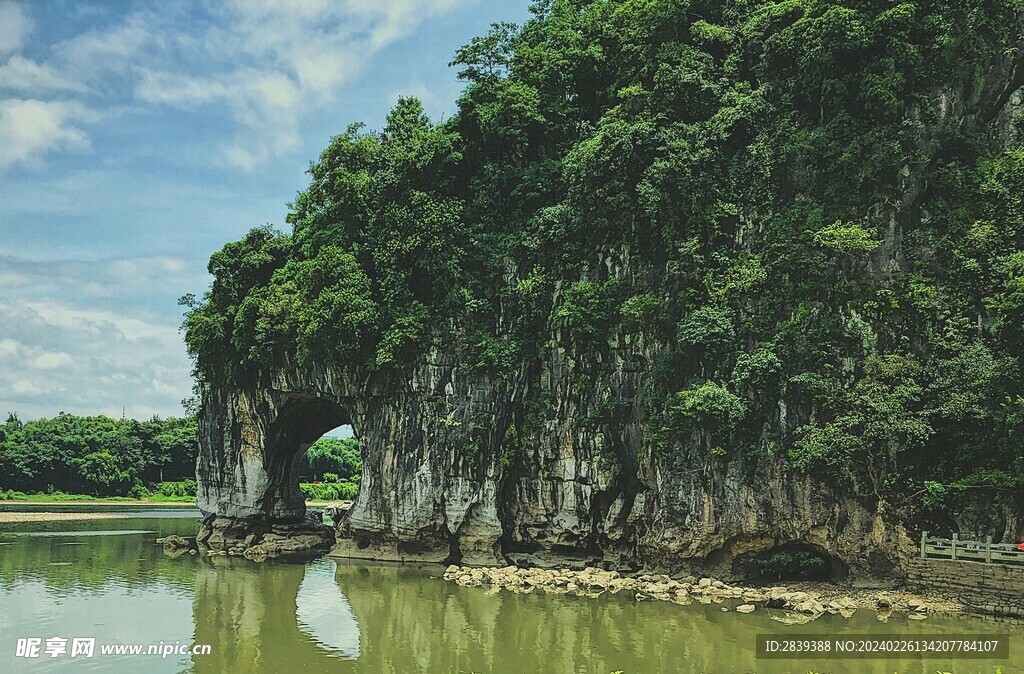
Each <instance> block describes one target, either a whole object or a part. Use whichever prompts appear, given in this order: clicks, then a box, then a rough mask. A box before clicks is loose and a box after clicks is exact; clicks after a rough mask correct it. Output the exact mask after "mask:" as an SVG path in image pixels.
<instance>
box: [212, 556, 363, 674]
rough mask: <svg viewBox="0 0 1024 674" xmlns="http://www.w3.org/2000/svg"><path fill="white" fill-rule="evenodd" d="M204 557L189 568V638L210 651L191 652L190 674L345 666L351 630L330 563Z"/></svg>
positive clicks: (355, 641)
mask: <svg viewBox="0 0 1024 674" xmlns="http://www.w3.org/2000/svg"><path fill="white" fill-rule="evenodd" d="M205 561H207V562H208V563H206V564H203V565H202V567H201V568H200V569H199V570H198V571H197V572H196V599H195V605H194V610H193V615H194V619H195V639H194V641H195V643H198V644H210V645H211V646H212V655H211V656H196V657H194V658H193V666H194V671H196V672H232V673H234V672H300V671H304V670H305V669H307V668H308V670H309V671H310V672H323V671H342V672H349V671H352V664H351V662H350V661H351V659H352V658H355V657H357V656H358V655H359V629H358V627H357V626H356V624H355V620H354V618H353V617H352V613H351V611H350V610H349V609H348V604H347V602H346V600H345V598H344V597H343V596H342V595H341V592H340V590H339V589H338V586H337V584H336V583H335V582H334V564H333V563H332V562H322V563H320V564H316V565H309V566H306V565H303V564H281V563H275V564H263V565H255V564H252V563H250V562H247V561H244V560H230V559H226V558H214V559H212V560H205ZM342 658H347V659H348V661H346V660H341V659H342ZM332 660H333V662H332Z"/></svg>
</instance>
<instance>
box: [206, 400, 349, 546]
mask: <svg viewBox="0 0 1024 674" xmlns="http://www.w3.org/2000/svg"><path fill="white" fill-rule="evenodd" d="M348 423H350V419H349V416H348V414H347V412H346V411H345V409H344V408H343V407H342V406H341V405H339V404H338V403H337V402H334V401H332V400H330V399H328V398H323V397H318V396H315V395H310V394H295V393H285V392H280V391H274V390H267V391H255V392H245V391H235V392H218V391H212V390H211V391H207V392H206V394H205V397H204V407H203V412H202V415H201V417H200V444H201V446H202V451H201V452H200V456H199V459H198V462H197V469H196V473H197V476H198V478H199V480H198V483H199V493H198V504H199V509H200V511H201V512H202V513H203V516H204V520H203V525H202V528H201V529H200V533H199V535H198V536H197V543H198V544H199V545H200V546H201V547H204V548H207V549H209V550H211V551H214V552H223V553H226V554H234V555H244V556H246V557H248V558H251V559H257V560H262V559H266V558H268V557H291V558H301V557H308V556H315V555H318V554H322V553H323V552H326V551H327V550H329V549H330V548H331V546H332V545H333V544H334V540H335V536H334V531H333V529H332V528H331V527H328V526H327V525H325V524H324V523H323V518H322V514H321V513H318V512H309V513H307V512H306V502H305V497H304V496H303V494H302V491H301V490H300V489H299V464H300V462H301V459H302V456H303V454H304V453H305V452H306V450H307V449H308V448H309V446H310V445H311V444H313V443H314V442H316V440H317V439H318V438H320V437H321V436H322V435H323V434H324V433H326V432H327V431H329V430H331V429H333V428H336V427H338V426H341V425H343V424H348Z"/></svg>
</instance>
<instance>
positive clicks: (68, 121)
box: [0, 99, 89, 169]
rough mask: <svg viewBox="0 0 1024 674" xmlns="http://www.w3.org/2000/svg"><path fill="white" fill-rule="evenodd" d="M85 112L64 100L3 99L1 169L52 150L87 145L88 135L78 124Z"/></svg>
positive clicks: (0, 136)
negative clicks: (77, 121) (77, 120)
mask: <svg viewBox="0 0 1024 674" xmlns="http://www.w3.org/2000/svg"><path fill="white" fill-rule="evenodd" d="M84 115H85V110H84V108H82V106H80V105H78V104H75V103H68V102H64V101H39V100H34V99H31V100H20V99H7V100H3V101H0V169H3V168H6V167H8V166H10V165H11V164H14V163H15V162H29V163H31V162H34V161H37V160H38V159H39V158H40V157H41V156H42V155H44V154H45V153H47V152H51V151H53V150H81V149H84V148H88V147H89V138H88V137H87V136H86V135H85V132H84V131H82V130H81V129H80V128H78V127H77V126H75V120H76V119H77V118H81V117H83V116H84Z"/></svg>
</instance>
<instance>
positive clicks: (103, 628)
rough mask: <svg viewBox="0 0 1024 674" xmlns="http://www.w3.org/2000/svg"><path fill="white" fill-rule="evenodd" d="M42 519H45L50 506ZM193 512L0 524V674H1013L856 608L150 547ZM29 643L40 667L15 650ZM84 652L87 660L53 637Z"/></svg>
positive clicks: (982, 627)
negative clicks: (803, 637) (576, 589)
mask: <svg viewBox="0 0 1024 674" xmlns="http://www.w3.org/2000/svg"><path fill="white" fill-rule="evenodd" d="M51 509H52V508H51ZM195 515H196V513H195V511H182V510H176V511H169V510H162V511H161V510H154V511H141V512H133V513H131V514H130V515H129V516H127V517H122V518H118V519H105V520H91V521H77V522H76V521H70V522H53V523H45V524H34V523H33V524H28V523H24V524H7V525H0V672H2V673H6V672H18V673H20V672H64V671H71V672H73V671H82V672H87V671H95V672H147V673H148V672H232V673H236V672H237V673H257V672H267V673H275V674H279V673H285V674H287V673H289V672H309V673H310V674H312V673H313V672H370V673H374V674H376V673H391V672H396V673H398V672H403V673H404V672H425V673H431V674H435V673H438V674H439V673H456V672H458V673H466V674H468V673H470V672H478V673H480V674H489V673H496V674H497V673H506V672H516V673H520V672H522V673H530V674H533V673H536V672H556V673H563V672H564V673H570V672H572V673H579V674H583V673H587V674H589V673H592V672H593V673H597V674H609V673H610V672H613V671H617V670H621V671H622V672H624V673H625V674H634V673H637V674H640V673H643V674H647V673H658V672H716V673H717V672H763V673H766V674H770V673H777V672H801V673H805V672H808V671H815V672H866V673H875V672H878V673H882V672H886V673H890V674H891V673H893V672H913V673H920V674H934V673H935V672H957V673H960V672H984V673H985V674H992V673H993V672H995V671H997V668H999V670H1000V671H1001V672H1003V674H1009V673H1010V672H1024V652H1022V650H1021V649H1022V648H1024V628H1022V627H1020V626H1015V625H1009V624H1007V623H999V622H992V621H983V620H981V619H978V618H971V619H952V618H936V617H931V618H929V619H928V620H925V621H920V622H918V621H911V620H908V619H907V618H905V617H903V616H893V618H892V619H890V621H889V622H888V623H885V624H883V623H881V622H879V621H878V620H877V619H876V618H875V615H874V614H873V613H870V612H866V611H858V613H857V614H856V615H855V616H854V617H853V618H852V619H849V620H847V619H843V618H841V617H839V616H826V617H824V618H822V619H819V620H817V621H814V622H812V623H810V624H808V625H803V626H799V627H794V626H786V625H782V624H780V623H777V622H774V621H772V620H770V618H769V617H768V615H767V613H766V612H765V611H763V610H758V611H757V612H755V613H752V614H749V615H743V614H738V613H735V612H732V611H730V612H727V613H726V612H722V610H721V607H720V606H717V605H714V604H712V605H707V606H705V605H702V604H693V605H690V606H679V605H676V604H671V603H662V602H636V601H634V600H632V599H630V598H626V597H618V596H602V597H599V598H596V599H594V598H583V597H572V596H556V595H544V594H531V595H520V594H511V593H508V592H500V593H497V594H493V593H491V592H489V591H487V590H485V589H482V588H464V587H459V586H456V585H454V584H451V583H448V582H445V581H443V580H441V579H440V575H441V573H442V571H443V568H442V567H440V566H389V565H382V564H367V563H346V562H335V561H333V560H329V559H323V560H319V561H315V562H311V563H309V564H283V563H266V564H253V563H250V562H247V561H245V560H237V559H228V558H224V557H215V558H201V557H199V556H190V555H186V556H184V557H181V558H178V559H170V558H168V557H166V556H165V555H164V554H163V551H162V549H161V547H160V546H158V545H156V544H155V543H154V539H156V538H157V537H161V536H166V535H168V534H172V533H178V534H183V535H189V534H194V532H195V530H196V527H197V522H196V519H195ZM809 632H815V633H822V634H831V635H845V634H848V635H856V634H865V633H869V632H870V633H875V634H888V635H893V636H909V635H914V634H935V633H943V634H947V633H948V634H967V633H971V634H994V633H1003V634H1006V633H1009V634H1010V635H1011V642H1010V659H1009V660H1006V659H1004V660H993V661H979V660H948V659H946V660H942V659H937V660H924V661H922V660H896V659H876V660H856V661H847V662H842V661H836V660H823V661H780V660H757V659H755V657H754V640H755V636H756V635H758V634H765V633H776V634H780V635H786V634H805V633H809ZM32 637H35V638H40V639H41V641H42V645H41V646H40V650H41V652H40V656H39V657H36V658H26V657H18V655H17V642H18V640H19V639H24V638H32ZM52 637H61V638H65V639H68V648H69V651H70V644H71V641H72V639H74V638H95V639H96V650H95V653H94V655H93V657H91V658H85V657H82V656H78V657H75V658H71V657H70V656H69V654H68V653H65V654H61V655H59V656H57V657H52V658H51V657H48V656H47V655H46V653H45V652H43V650H44V649H45V647H46V643H47V639H50V638H52ZM160 642H163V643H164V644H173V643H175V642H181V643H182V644H189V645H191V644H193V643H194V644H202V645H209V647H210V654H208V655H171V656H169V657H167V658H162V657H160V656H159V655H113V654H108V655H103V654H101V653H100V645H102V644H144V645H148V644H159V643H160Z"/></svg>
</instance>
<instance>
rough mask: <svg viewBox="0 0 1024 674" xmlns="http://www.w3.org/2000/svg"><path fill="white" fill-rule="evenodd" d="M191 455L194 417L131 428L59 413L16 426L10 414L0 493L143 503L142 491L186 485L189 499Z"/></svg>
mask: <svg viewBox="0 0 1024 674" xmlns="http://www.w3.org/2000/svg"><path fill="white" fill-rule="evenodd" d="M197 450H198V442H197V439H196V420H195V418H194V417H186V418H169V419H158V418H153V419H151V420H149V421H136V420H134V419H120V420H119V419H111V418H109V417H103V416H100V417H78V416H74V415H71V414H63V413H62V414H60V415H58V416H57V417H55V418H53V419H37V420H34V421H27V422H22V421H21V420H20V419H18V418H17V416H15V415H13V414H12V415H10V416H9V417H8V419H7V422H6V423H4V424H3V425H0V488H3V489H8V490H17V491H22V492H50V493H51V494H52V493H54V492H70V493H74V494H91V495H96V496H112V495H120V496H126V495H134V496H143V495H147V494H148V490H147V488H146V487H145V486H144V485H145V484H152V483H156V482H163V480H164V479H167V480H174V479H186V478H188V481H189V482H191V488H192V494H191V495H192V496H195V482H194V480H191V478H192V477H194V475H195V461H196V453H197ZM133 489H134V490H135V493H134V494H130V492H132V490H133ZM143 492H145V494H144V493H143ZM168 495H185V494H177V493H175V494H168Z"/></svg>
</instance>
